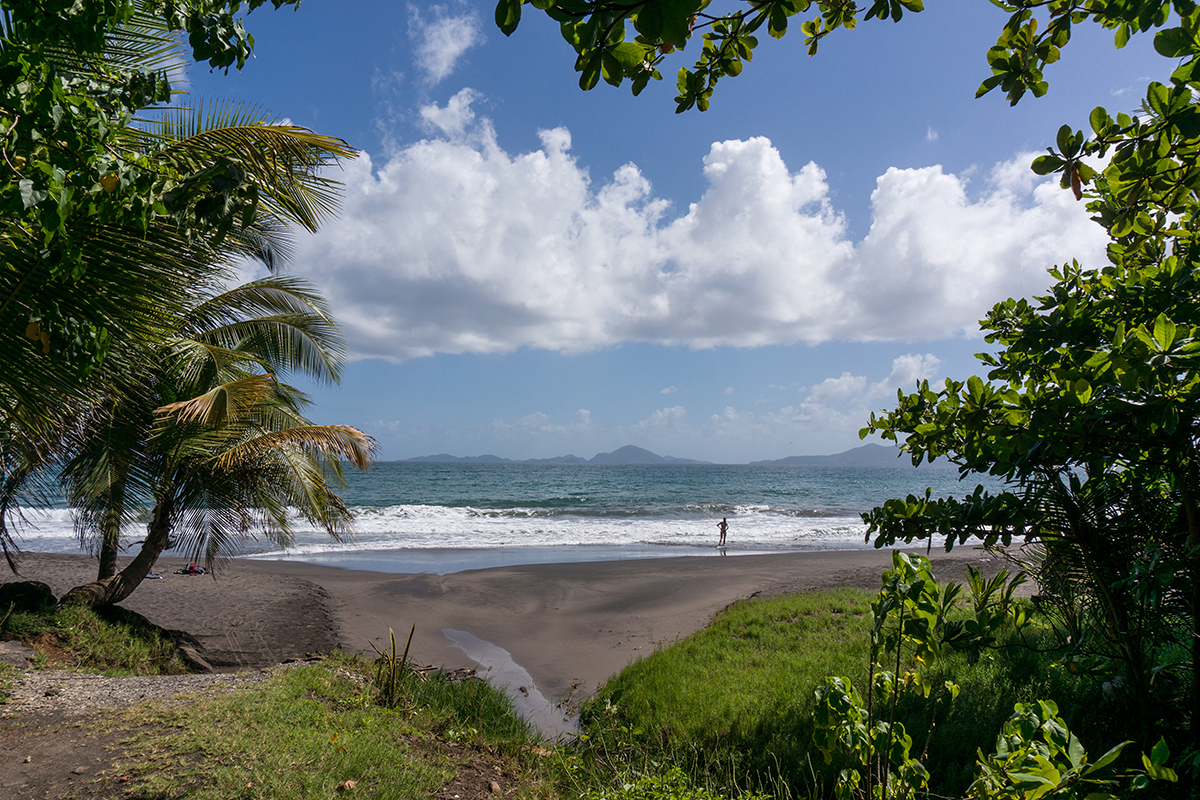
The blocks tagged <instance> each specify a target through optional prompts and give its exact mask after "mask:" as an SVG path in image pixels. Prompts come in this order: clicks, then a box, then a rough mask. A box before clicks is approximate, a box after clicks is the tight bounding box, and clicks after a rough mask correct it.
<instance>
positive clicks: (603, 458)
mask: <svg viewBox="0 0 1200 800" xmlns="http://www.w3.org/2000/svg"><path fill="white" fill-rule="evenodd" d="M404 460H405V461H420V462H425V463H433V464H711V463H712V462H711V461H693V460H692V459H690V458H674V457H672V456H660V455H658V454H657V453H651V452H650V451H649V450H645V449H643V448H641V447H634V446H633V445H631V444H627V445H625V446H624V447H622V448H619V449H617V450H613V451H612V452H611V453H597V454H596V455H594V456H592V457H591V458H580V457H579V456H558V457H556V458H530V459H527V460H525V461H514V460H512V459H510V458H501V457H500V456H490V455H488V456H465V457H459V456H452V455H448V454H446V453H440V454H438V455H436V456H419V457H417V458H406V459H404Z"/></svg>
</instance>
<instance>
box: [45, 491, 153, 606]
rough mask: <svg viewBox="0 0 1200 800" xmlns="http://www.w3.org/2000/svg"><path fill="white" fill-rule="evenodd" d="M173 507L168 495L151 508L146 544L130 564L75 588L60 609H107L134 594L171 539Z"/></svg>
mask: <svg viewBox="0 0 1200 800" xmlns="http://www.w3.org/2000/svg"><path fill="white" fill-rule="evenodd" d="M174 507H175V501H174V498H173V497H172V496H170V495H168V496H167V497H165V498H163V499H161V500H159V502H158V505H156V506H155V507H154V516H153V517H152V518H151V520H150V524H149V525H148V526H147V531H146V541H145V542H143V543H142V548H141V549H140V550H139V551H138V554H137V555H136V556H135V557H134V559H133V561H130V562H129V564H128V565H127V566H126V567H125V569H123V570H121V571H120V572H118V573H116V574H115V575H112V576H110V577H108V578H104V579H102V580H96V581H92V582H91V583H85V584H84V585H82V586H76V587H75V588H74V589H72V590H71V591H69V592H67V593H66V594H65V595H63V596H62V599H61V600H59V601H58V605H59V607H62V606H70V605H83V606H91V607H92V608H97V607H99V606H109V605H113V604H115V603H119V602H121V601H122V600H124V599H125V598H126V597H129V595H131V594H133V590H134V589H136V588H137V587H138V585H139V584H141V582H142V581H143V580H144V579H145V577H146V574H147V573H148V572H150V570H151V569H152V568H153V567H154V562H156V561H158V557H159V555H160V554H161V553H162V551H163V550H164V549H166V546H167V541H168V540H169V539H170V535H171V514H172V512H173V511H174ZM114 558H115V553H114Z"/></svg>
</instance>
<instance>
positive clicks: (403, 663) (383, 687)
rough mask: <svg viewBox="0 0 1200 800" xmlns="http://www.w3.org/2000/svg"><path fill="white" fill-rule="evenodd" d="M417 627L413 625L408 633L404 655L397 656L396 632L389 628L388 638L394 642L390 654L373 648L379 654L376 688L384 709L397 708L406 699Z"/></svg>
mask: <svg viewBox="0 0 1200 800" xmlns="http://www.w3.org/2000/svg"><path fill="white" fill-rule="evenodd" d="M416 631H417V626H416V625H413V626H412V628H411V629H409V631H408V641H407V642H405V644H404V653H403V654H401V655H400V656H399V657H397V656H396V632H395V631H394V630H392V629H391V628H388V636H389V637H390V638H391V640H392V650H391V652H390V653H388V652H383V651H381V650H379V648H377V647H375V645H374V643H372V644H371V648H372V649H373V650H375V652H376V653H378V654H379V658H377V659H375V688H376V691H378V692H379V703H380V705H382V706H383V707H384V708H395V707H396V706H398V705H400V702H401V701H402V700H403V699H404V676H405V674H406V671H407V670H408V648H410V647H412V637H413V634H414V633H416Z"/></svg>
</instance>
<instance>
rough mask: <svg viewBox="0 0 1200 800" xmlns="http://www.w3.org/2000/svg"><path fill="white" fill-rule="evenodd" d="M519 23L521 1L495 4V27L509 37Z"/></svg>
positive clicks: (502, 1) (505, 1)
mask: <svg viewBox="0 0 1200 800" xmlns="http://www.w3.org/2000/svg"><path fill="white" fill-rule="evenodd" d="M520 23H521V0H500V2H498V3H497V4H496V26H497V27H498V28H500V30H501V32H502V33H503V34H504V35H505V36H511V35H512V33H513V31H515V30H516V29H517V25H519V24H520Z"/></svg>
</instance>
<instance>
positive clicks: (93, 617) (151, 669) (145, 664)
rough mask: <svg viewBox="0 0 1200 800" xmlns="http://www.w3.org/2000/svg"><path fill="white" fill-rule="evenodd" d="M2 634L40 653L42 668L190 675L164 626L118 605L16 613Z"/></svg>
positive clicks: (127, 673)
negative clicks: (102, 607) (100, 607)
mask: <svg viewBox="0 0 1200 800" xmlns="http://www.w3.org/2000/svg"><path fill="white" fill-rule="evenodd" d="M2 632H3V633H4V634H5V635H7V636H11V637H15V638H18V639H20V640H21V641H23V642H25V643H26V644H27V645H29V646H31V647H32V648H33V649H34V650H36V651H37V653H38V658H37V661H36V662H35V665H36V666H38V667H46V666H55V667H60V668H63V669H73V670H86V671H89V672H99V673H102V674H104V675H173V674H180V673H185V672H188V671H189V670H188V668H187V665H185V664H184V663H183V660H182V659H181V658H180V657H179V651H178V648H177V647H176V645H175V643H174V642H173V641H171V639H170V637H169V636H167V635H166V632H165V631H164V630H163V629H162V628H159V627H158V626H157V625H154V624H152V623H150V622H148V621H147V620H146V619H145V618H144V617H142V616H141V615H139V614H135V613H133V612H131V611H126V610H124V609H122V608H118V607H109V608H106V609H103V610H100V611H97V610H93V609H90V608H83V607H79V606H73V607H68V608H63V609H58V610H53V609H51V610H47V611H43V612H15V613H13V614H12V615H10V616H9V617H8V618H7V619H6V620H5V621H4V623H3V629H2Z"/></svg>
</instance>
